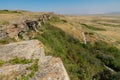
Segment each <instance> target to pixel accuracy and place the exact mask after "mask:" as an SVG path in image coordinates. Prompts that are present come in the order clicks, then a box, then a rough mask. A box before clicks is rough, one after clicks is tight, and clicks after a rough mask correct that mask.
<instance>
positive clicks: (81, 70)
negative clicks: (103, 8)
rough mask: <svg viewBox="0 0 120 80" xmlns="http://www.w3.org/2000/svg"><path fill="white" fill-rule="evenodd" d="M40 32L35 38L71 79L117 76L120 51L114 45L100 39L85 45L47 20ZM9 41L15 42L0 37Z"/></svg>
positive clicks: (100, 79)
mask: <svg viewBox="0 0 120 80" xmlns="http://www.w3.org/2000/svg"><path fill="white" fill-rule="evenodd" d="M53 21H54V22H55V21H56V20H53ZM57 21H58V22H59V21H60V20H59V19H58V20H57ZM84 26H86V25H84ZM90 27H91V26H87V28H89V29H92V30H96V29H97V30H101V29H99V28H94V27H92V28H90ZM85 28H86V27H85ZM40 31H42V32H43V34H39V33H37V35H36V36H35V39H38V40H40V41H42V42H43V44H44V45H45V51H46V54H47V55H52V56H55V57H60V58H61V59H62V61H63V63H64V65H65V68H66V69H67V72H68V74H69V76H70V78H71V80H92V79H93V77H94V78H96V80H119V79H120V78H118V79H115V78H116V75H119V73H118V72H119V71H120V63H119V62H120V54H119V53H120V51H119V50H118V49H117V48H115V47H113V46H112V45H108V44H107V43H105V42H103V41H97V42H95V44H93V45H91V44H90V43H89V42H88V43H87V45H84V44H82V43H81V42H80V41H79V40H78V39H76V38H74V37H73V36H72V35H70V34H68V33H66V32H65V31H64V30H61V29H59V28H57V27H56V26H53V25H51V24H50V23H48V24H45V25H43V26H41V27H40ZM11 41H14V39H9V38H7V39H3V40H1V41H0V43H9V42H11ZM104 65H106V66H108V67H110V68H112V69H114V70H115V71H117V74H113V73H111V72H110V71H107V70H106V68H105V67H104ZM117 77H118V76H117Z"/></svg>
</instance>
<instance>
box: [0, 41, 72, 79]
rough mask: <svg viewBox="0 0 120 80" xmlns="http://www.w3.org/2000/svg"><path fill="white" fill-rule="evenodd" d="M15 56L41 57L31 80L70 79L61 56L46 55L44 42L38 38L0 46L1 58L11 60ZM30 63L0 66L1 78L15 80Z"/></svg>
mask: <svg viewBox="0 0 120 80" xmlns="http://www.w3.org/2000/svg"><path fill="white" fill-rule="evenodd" d="M14 57H18V58H26V59H39V61H38V71H36V72H35V74H34V76H33V77H31V78H29V80H70V79H69V76H68V74H67V72H66V70H65V68H64V65H63V63H62V61H61V59H60V58H55V57H52V56H45V53H44V49H43V44H42V43H40V42H39V41H38V40H30V41H22V42H16V43H10V44H7V45H3V46H0V59H1V60H4V61H9V60H10V59H13V58H14ZM28 66H30V65H29V64H15V65H4V66H3V67H0V75H4V76H3V77H2V78H1V79H0V80H6V79H7V78H6V75H7V76H10V77H9V80H14V78H16V77H17V76H19V75H23V73H24V72H25V71H27V67H28Z"/></svg>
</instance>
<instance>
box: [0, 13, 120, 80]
mask: <svg viewBox="0 0 120 80" xmlns="http://www.w3.org/2000/svg"><path fill="white" fill-rule="evenodd" d="M119 18H120V16H118V15H117V16H104V15H92V16H63V15H57V14H53V13H45V12H43V13H36V12H27V11H20V12H11V11H10V12H6V11H5V12H0V45H1V46H2V45H5V44H9V43H11V44H12V43H13V42H16V43H17V42H20V41H26V40H34V39H37V40H39V41H41V42H42V43H43V45H44V49H45V54H46V55H47V56H53V57H59V58H60V59H61V60H62V62H63V65H64V66H65V68H66V70H67V73H68V75H69V77H70V79H71V80H119V79H120V77H119V75H120V74H119V71H120V63H119V62H120V42H119V41H120V33H119V32H120V26H119V25H120V23H119V22H120V20H119ZM4 49H5V48H4ZM1 50H2V49H1ZM1 54H2V53H1ZM14 54H15V53H14ZM23 54H24V53H23ZM15 55H16V54H15ZM28 55H30V54H28ZM27 57H28V56H27ZM1 59H2V55H1ZM54 61H55V60H54V59H53V62H54ZM50 63H51V62H50ZM3 66H4V65H2V66H1V67H3ZM51 67H53V65H51ZM50 76H52V77H53V76H54V75H50ZM30 79H32V80H34V79H33V78H30V77H29V78H28V79H27V80H30ZM23 80H24V79H23ZM43 80H46V79H43ZM53 80H56V79H53ZM58 80H67V79H58Z"/></svg>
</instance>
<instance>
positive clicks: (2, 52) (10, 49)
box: [0, 40, 45, 61]
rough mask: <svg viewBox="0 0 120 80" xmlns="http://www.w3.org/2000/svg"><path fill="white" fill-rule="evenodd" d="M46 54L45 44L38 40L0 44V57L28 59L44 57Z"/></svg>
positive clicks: (2, 58) (3, 58)
mask: <svg viewBox="0 0 120 80" xmlns="http://www.w3.org/2000/svg"><path fill="white" fill-rule="evenodd" d="M44 56H45V54H44V49H43V45H42V44H41V43H40V42H39V41H37V40H30V41H23V42H17V43H10V44H7V45H3V46H0V59H1V60H6V61H8V60H10V59H11V58H15V57H19V58H26V59H31V58H32V59H36V58H39V59H42V58H43V57H44Z"/></svg>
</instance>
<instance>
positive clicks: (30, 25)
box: [0, 13, 56, 40]
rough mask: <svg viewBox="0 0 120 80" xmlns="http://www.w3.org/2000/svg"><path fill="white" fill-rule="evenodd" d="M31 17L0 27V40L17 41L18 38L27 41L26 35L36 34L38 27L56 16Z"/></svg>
mask: <svg viewBox="0 0 120 80" xmlns="http://www.w3.org/2000/svg"><path fill="white" fill-rule="evenodd" d="M32 16H34V17H33V19H31V18H30V19H29V18H27V19H22V20H21V19H19V20H18V22H14V23H12V22H9V24H7V25H0V39H3V38H6V37H9V38H15V39H18V37H19V38H22V39H24V40H29V37H28V34H29V32H30V31H34V32H37V31H38V30H39V29H38V27H39V26H42V25H43V24H45V23H47V22H49V21H50V20H51V19H52V18H54V17H56V15H54V14H50V13H48V14H41V15H37V16H35V15H32ZM32 33H33V32H32ZM33 34H34V33H33Z"/></svg>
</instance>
